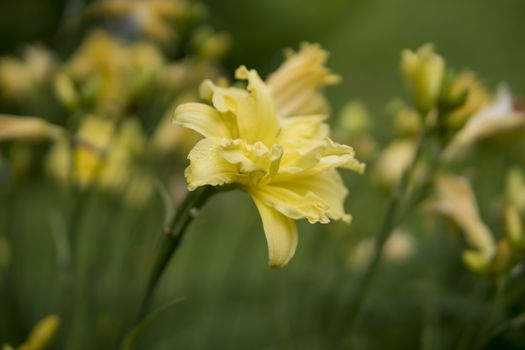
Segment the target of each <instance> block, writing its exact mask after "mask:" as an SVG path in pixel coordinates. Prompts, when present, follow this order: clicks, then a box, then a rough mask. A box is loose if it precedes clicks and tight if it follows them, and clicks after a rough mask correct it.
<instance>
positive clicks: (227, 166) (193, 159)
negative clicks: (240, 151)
mask: <svg viewBox="0 0 525 350" xmlns="http://www.w3.org/2000/svg"><path fill="white" fill-rule="evenodd" d="M221 151H222V148H221V146H220V139H215V138H207V139H203V140H200V141H199V142H198V143H197V144H196V145H195V147H193V149H192V150H191V152H190V154H189V155H188V159H189V160H190V165H189V166H188V167H187V168H186V171H185V172H184V175H185V176H186V181H187V182H188V189H189V190H190V191H193V190H194V189H196V188H197V187H199V186H204V185H211V186H218V185H224V184H229V183H232V182H241V181H242V178H243V177H246V175H244V176H243V175H242V174H240V173H239V171H238V166H236V165H234V164H232V163H230V162H228V161H226V160H225V159H224V158H223V157H222V156H221V155H220V152H221Z"/></svg>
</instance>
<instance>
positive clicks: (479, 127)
mask: <svg viewBox="0 0 525 350" xmlns="http://www.w3.org/2000/svg"><path fill="white" fill-rule="evenodd" d="M524 127H525V111H517V110H515V108H514V103H513V99H512V95H511V93H510V91H509V90H508V89H507V88H506V87H505V86H502V87H500V88H499V90H498V92H497V94H496V97H495V98H494V100H493V101H492V103H490V104H489V105H486V106H485V107H483V108H481V109H480V110H479V111H478V112H477V113H476V114H475V115H473V116H472V117H470V118H469V120H468V121H467V123H466V124H465V126H464V127H463V128H462V129H461V130H460V131H458V133H457V134H456V136H455V137H454V138H453V139H452V141H451V142H450V144H449V145H448V146H447V149H446V150H445V153H444V157H445V158H446V159H453V158H455V157H457V156H460V155H462V154H463V153H464V152H465V151H466V150H467V149H468V148H469V146H471V145H472V144H474V143H475V142H476V141H478V140H481V139H484V138H487V137H490V136H493V135H496V134H499V133H502V132H506V131H510V130H514V129H518V128H524Z"/></svg>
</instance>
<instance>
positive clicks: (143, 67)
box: [59, 31, 164, 114]
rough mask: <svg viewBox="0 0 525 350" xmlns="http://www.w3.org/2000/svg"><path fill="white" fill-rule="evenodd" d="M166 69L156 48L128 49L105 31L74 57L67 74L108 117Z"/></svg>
mask: <svg viewBox="0 0 525 350" xmlns="http://www.w3.org/2000/svg"><path fill="white" fill-rule="evenodd" d="M163 66H164V58H163V57H162V55H161V53H160V52H159V50H158V49H157V48H156V47H155V46H154V45H153V44H151V43H147V42H135V43H133V44H130V45H126V44H124V43H123V42H120V41H119V40H117V39H116V38H114V37H112V36H110V35H109V34H107V33H105V32H103V31H94V32H92V33H91V34H90V35H89V36H88V37H87V39H86V40H85V41H84V42H83V43H82V45H81V46H80V47H79V48H78V49H77V51H76V52H75V53H74V54H73V56H72V57H71V59H70V60H69V62H68V63H67V66H66V70H65V71H66V73H67V74H68V75H69V77H70V79H72V80H73V82H74V83H75V84H76V85H77V86H79V90H80V92H81V94H82V95H83V96H84V97H85V98H90V99H93V100H94V104H95V105H96V106H97V107H98V108H99V109H100V110H101V111H102V112H104V114H107V112H108V111H109V112H113V113H116V112H118V111H120V110H121V109H122V108H123V107H124V106H125V105H126V103H127V102H128V99H129V98H130V97H132V96H133V94H136V93H137V92H140V91H141V89H143V88H144V87H145V86H146V85H147V83H148V82H149V81H150V80H151V79H153V78H155V77H156V74H160V70H161V68H162V67H163ZM62 79H63V78H62ZM59 92H60V91H59ZM60 97H62V96H60Z"/></svg>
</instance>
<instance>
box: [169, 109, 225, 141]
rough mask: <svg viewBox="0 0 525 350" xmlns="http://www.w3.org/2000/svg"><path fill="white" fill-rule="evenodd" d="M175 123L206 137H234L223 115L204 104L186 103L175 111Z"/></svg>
mask: <svg viewBox="0 0 525 350" xmlns="http://www.w3.org/2000/svg"><path fill="white" fill-rule="evenodd" d="M173 122H174V123H175V124H177V125H179V126H182V127H184V128H188V129H192V130H194V131H196V132H198V133H199V134H201V135H202V136H204V137H228V138H229V137H232V135H231V132H230V130H229V129H228V127H227V125H226V124H225V123H224V121H223V118H222V116H221V114H220V113H219V112H218V111H217V110H216V109H214V108H212V107H210V106H208V105H205V104H202V103H185V104H182V105H180V106H178V107H177V109H176V110H175V114H174V118H173Z"/></svg>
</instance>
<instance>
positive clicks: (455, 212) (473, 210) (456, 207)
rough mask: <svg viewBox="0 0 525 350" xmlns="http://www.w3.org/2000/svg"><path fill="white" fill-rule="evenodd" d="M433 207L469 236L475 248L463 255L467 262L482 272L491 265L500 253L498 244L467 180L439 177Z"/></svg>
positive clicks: (431, 203) (469, 241)
mask: <svg viewBox="0 0 525 350" xmlns="http://www.w3.org/2000/svg"><path fill="white" fill-rule="evenodd" d="M430 206H431V207H432V208H433V209H434V210H435V211H436V212H438V213H440V214H442V215H444V216H446V217H448V218H449V219H451V220H452V221H453V222H455V223H456V224H457V225H458V226H459V227H460V228H461V230H462V231H463V232H464V233H465V238H466V240H467V242H468V244H469V245H470V246H471V247H472V249H469V250H467V251H466V252H464V254H463V259H464V260H465V262H466V263H467V264H468V265H469V266H471V267H474V266H475V267H476V268H479V269H483V268H485V267H486V266H487V265H489V263H490V262H491V261H492V259H493V258H494V256H495V253H496V243H495V241H494V238H493V236H492V232H491V231H490V229H489V228H488V226H487V225H486V224H485V223H484V222H483V220H482V219H481V217H480V215H479V210H478V206H477V203H476V198H475V196H474V193H473V192H472V188H471V187H470V184H469V182H468V181H467V179H465V178H463V177H458V176H453V175H445V174H441V175H440V176H438V177H437V179H436V196H435V198H434V199H433V200H431V202H430Z"/></svg>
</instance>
